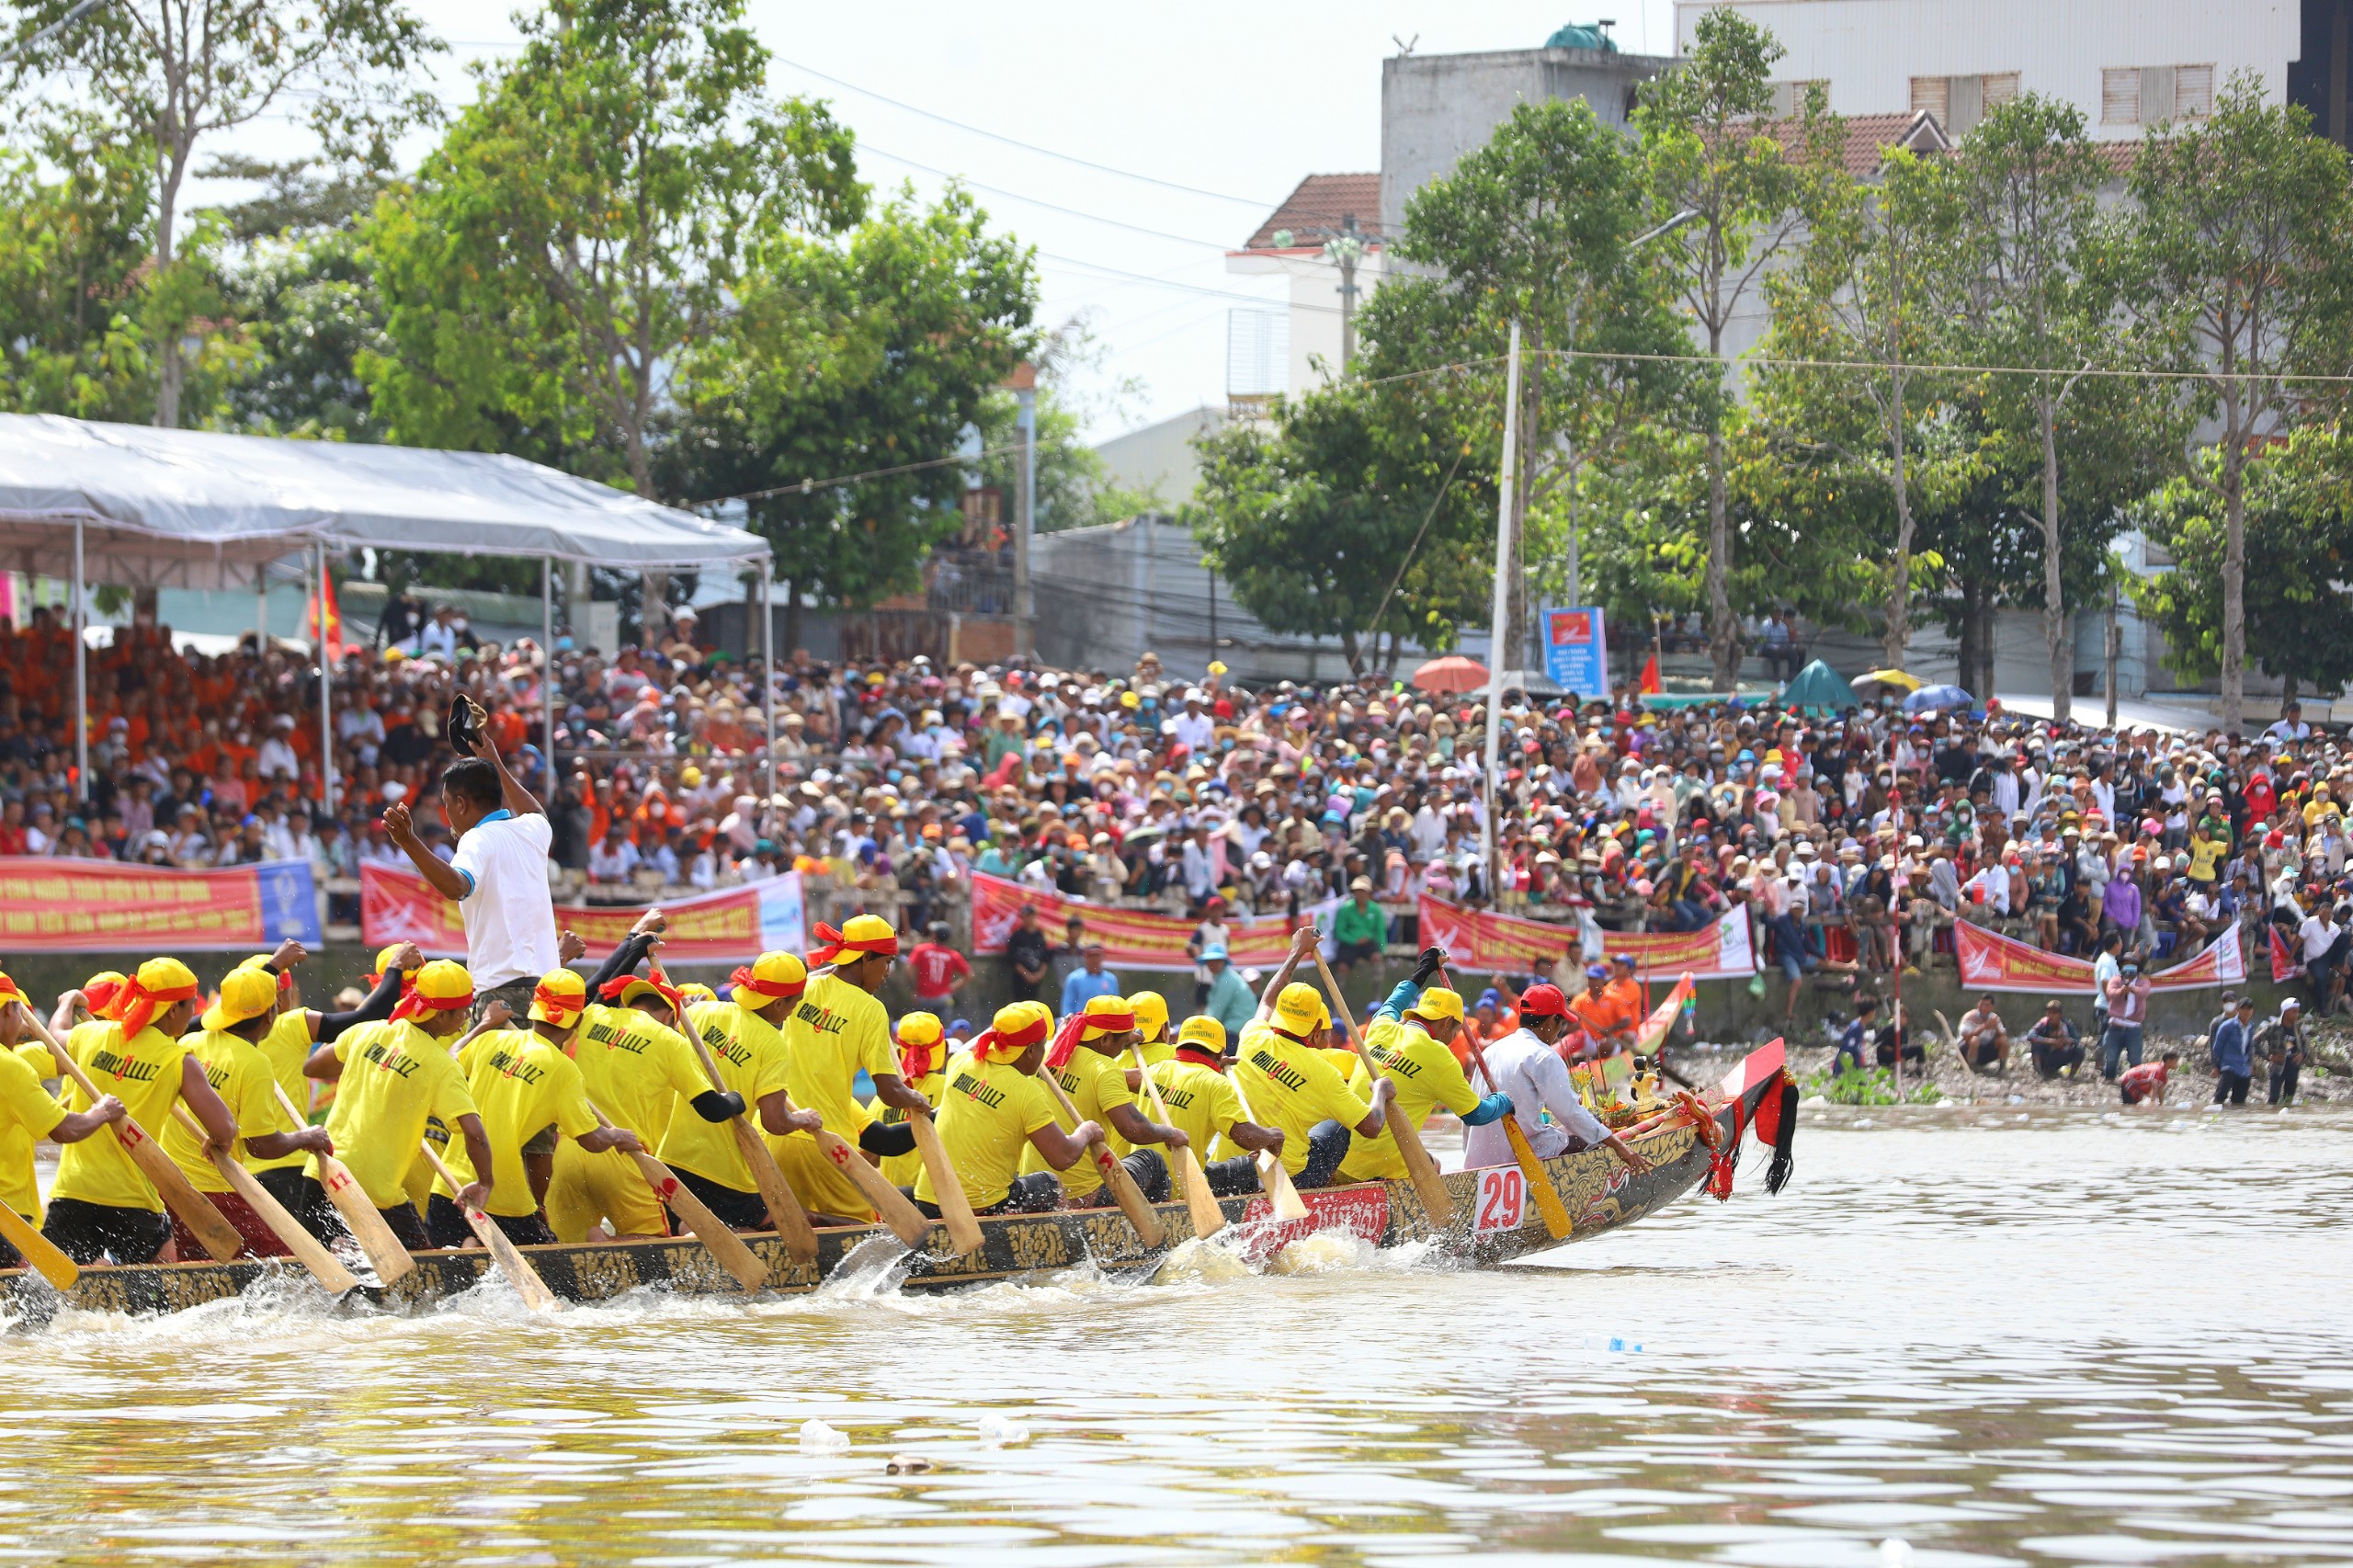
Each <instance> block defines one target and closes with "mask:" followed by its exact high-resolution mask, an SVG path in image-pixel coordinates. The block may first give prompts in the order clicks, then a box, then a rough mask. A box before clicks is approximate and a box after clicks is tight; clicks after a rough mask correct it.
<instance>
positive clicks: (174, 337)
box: [155, 150, 188, 430]
mask: <svg viewBox="0 0 2353 1568" xmlns="http://www.w3.org/2000/svg"><path fill="white" fill-rule="evenodd" d="M164 156H165V167H164V171H163V178H162V179H161V180H159V181H158V182H157V187H158V188H157V190H156V192H155V271H156V272H157V274H158V275H159V276H160V275H161V274H164V273H166V272H169V271H170V270H171V267H172V259H173V247H174V244H175V241H176V228H177V219H178V216H179V198H180V177H181V173H182V171H183V170H184V169H185V168H186V167H187V164H188V159H187V153H186V151H185V150H183V151H182V152H181V153H180V155H179V156H178V157H176V158H174V157H172V156H170V155H169V154H168V153H166V154H165V155H164ZM181 325H182V324H181V323H178V322H165V323H164V324H163V329H164V330H163V335H162V337H161V340H160V341H158V342H157V343H156V345H155V350H156V353H155V426H156V427H157V428H158V429H163V430H172V429H176V428H178V426H179V422H180V389H181V388H182V387H183V386H184V385H185V384H186V382H187V380H188V367H187V365H186V364H185V363H184V362H183V361H182V360H181V358H180V328H181Z"/></svg>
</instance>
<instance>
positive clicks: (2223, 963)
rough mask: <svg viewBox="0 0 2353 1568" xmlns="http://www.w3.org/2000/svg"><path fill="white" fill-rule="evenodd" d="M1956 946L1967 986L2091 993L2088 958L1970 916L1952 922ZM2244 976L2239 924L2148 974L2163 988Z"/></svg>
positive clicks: (2198, 986)
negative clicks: (2050, 950)
mask: <svg viewBox="0 0 2353 1568" xmlns="http://www.w3.org/2000/svg"><path fill="white" fill-rule="evenodd" d="M1953 948H1954V951H1955V953H1956V955H1957V956H1958V958H1959V959H1960V962H1961V987H1962V989H1964V990H1968V991H2026V992H2032V993H2035V994H2040V995H2044V996H2088V995H2090V994H2092V964H2091V960H2089V959H2078V958H2070V957H2068V956H2067V955H2065V954H2063V953H2046V952H2044V951H2043V950H2042V949H2040V948H2038V947H2036V946H2035V945H2034V944H2033V943H2031V942H2021V941H2019V940H2018V939H2017V938H2016V937H2005V936H2002V935H2000V934H1999V933H1998V932H1994V931H1988V930H1986V929H1985V928H1984V926H1972V925H1971V924H1970V923H1969V922H1968V921H1966V920H1963V921H1960V922H1957V923H1956V924H1955V925H1954V926H1953ZM2245 979H2246V955H2245V950H2244V949H2242V948H2241V947H2240V946H2239V934H2238V931H2237V928H2236V927H2233V928H2231V929H2229V930H2226V931H2224V932H2223V933H2222V935H2221V936H2219V937H2215V938H2214V939H2213V940H2212V941H2211V942H2209V943H2207V944H2206V946H2205V947H2204V948H2202V949H2200V951H2199V953H2198V955H2197V956H2196V957H2195V958H2192V959H2190V960H2188V962H2186V963H2178V964H2176V965H2175V966H2174V967H2173V968H2171V969H2168V970H2158V971H2151V973H2150V975H2149V981H2150V983H2151V985H2152V986H2153V987H2154V989H2156V990H2159V991H2205V990H2210V989H2211V988H2212V987H2214V986H2217V985H2236V984H2239V983H2242V982H2244V981H2245Z"/></svg>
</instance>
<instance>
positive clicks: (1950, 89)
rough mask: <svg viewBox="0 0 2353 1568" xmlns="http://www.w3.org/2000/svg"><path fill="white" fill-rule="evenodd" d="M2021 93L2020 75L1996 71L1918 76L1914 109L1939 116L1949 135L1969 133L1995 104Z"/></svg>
mask: <svg viewBox="0 0 2353 1568" xmlns="http://www.w3.org/2000/svg"><path fill="white" fill-rule="evenodd" d="M2015 97H2018V73H2017V72H2015V71H1996V72H1990V73H1984V74H1978V75H1974V76H1915V77H1913V78H1912V108H1914V110H1915V111H1917V110H1920V109H1927V111H1928V112H1929V113H1930V114H1932V115H1935V116H1936V117H1937V123H1938V125H1941V126H1943V127H1944V130H1945V134H1946V135H1948V136H1966V135H1968V134H1969V133H1970V131H1973V130H1975V129H1976V127H1977V122H1978V121H1979V120H1981V119H1984V118H1985V111H1986V110H1987V109H1989V108H1993V107H1994V106H1995V105H1996V104H2006V103H2008V102H2009V101H2010V100H2011V99H2012V98H2015Z"/></svg>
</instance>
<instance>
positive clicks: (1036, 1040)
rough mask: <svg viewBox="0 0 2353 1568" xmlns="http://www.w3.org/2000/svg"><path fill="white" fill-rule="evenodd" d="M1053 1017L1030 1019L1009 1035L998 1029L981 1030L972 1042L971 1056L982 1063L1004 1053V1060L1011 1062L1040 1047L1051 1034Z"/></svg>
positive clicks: (1049, 1015)
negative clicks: (1035, 1047) (998, 1053)
mask: <svg viewBox="0 0 2353 1568" xmlns="http://www.w3.org/2000/svg"><path fill="white" fill-rule="evenodd" d="M1053 1027H1054V1022H1053V1016H1052V1015H1051V1014H1048V1015H1047V1016H1046V1017H1041V1018H1032V1019H1030V1020H1029V1022H1028V1023H1026V1024H1024V1025H1022V1026H1021V1027H1020V1028H1017V1029H1016V1030H1014V1031H1013V1032H1012V1033H1011V1034H1006V1033H1005V1032H1003V1031H1002V1030H999V1029H983V1031H982V1032H981V1034H980V1036H979V1038H978V1039H976V1040H973V1041H972V1054H973V1055H975V1056H977V1057H979V1058H980V1059H981V1060H982V1061H983V1062H988V1061H993V1060H996V1058H995V1052H997V1051H1003V1052H1005V1057H1004V1060H1006V1061H1008V1062H1009V1061H1011V1060H1012V1059H1013V1058H1014V1057H1017V1056H1018V1055H1020V1054H1021V1053H1022V1052H1023V1051H1027V1050H1029V1048H1030V1047H1031V1046H1033V1045H1041V1044H1043V1043H1044V1042H1045V1039H1046V1037H1047V1036H1048V1035H1049V1034H1051V1033H1052V1032H1053Z"/></svg>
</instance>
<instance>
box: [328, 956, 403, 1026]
mask: <svg viewBox="0 0 2353 1568" xmlns="http://www.w3.org/2000/svg"><path fill="white" fill-rule="evenodd" d="M400 999H401V971H399V970H396V969H388V970H386V971H384V978H383V979H381V980H380V981H378V982H377V983H376V989H375V990H373V991H371V992H369V994H368V1000H366V1001H365V1002H362V1003H360V1004H359V1006H357V1007H354V1008H353V1009H351V1011H349V1012H348V1013H321V1014H320V1015H319V1043H320V1044H321V1045H332V1044H334V1043H335V1040H336V1038H337V1037H338V1036H340V1035H341V1034H342V1033H343V1031H344V1030H346V1029H347V1028H351V1027H352V1026H354V1025H355V1024H372V1023H375V1022H377V1021H379V1020H380V1019H383V1018H389V1017H392V1006H393V1004H395V1003H397V1002H398V1001H399V1000H400Z"/></svg>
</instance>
